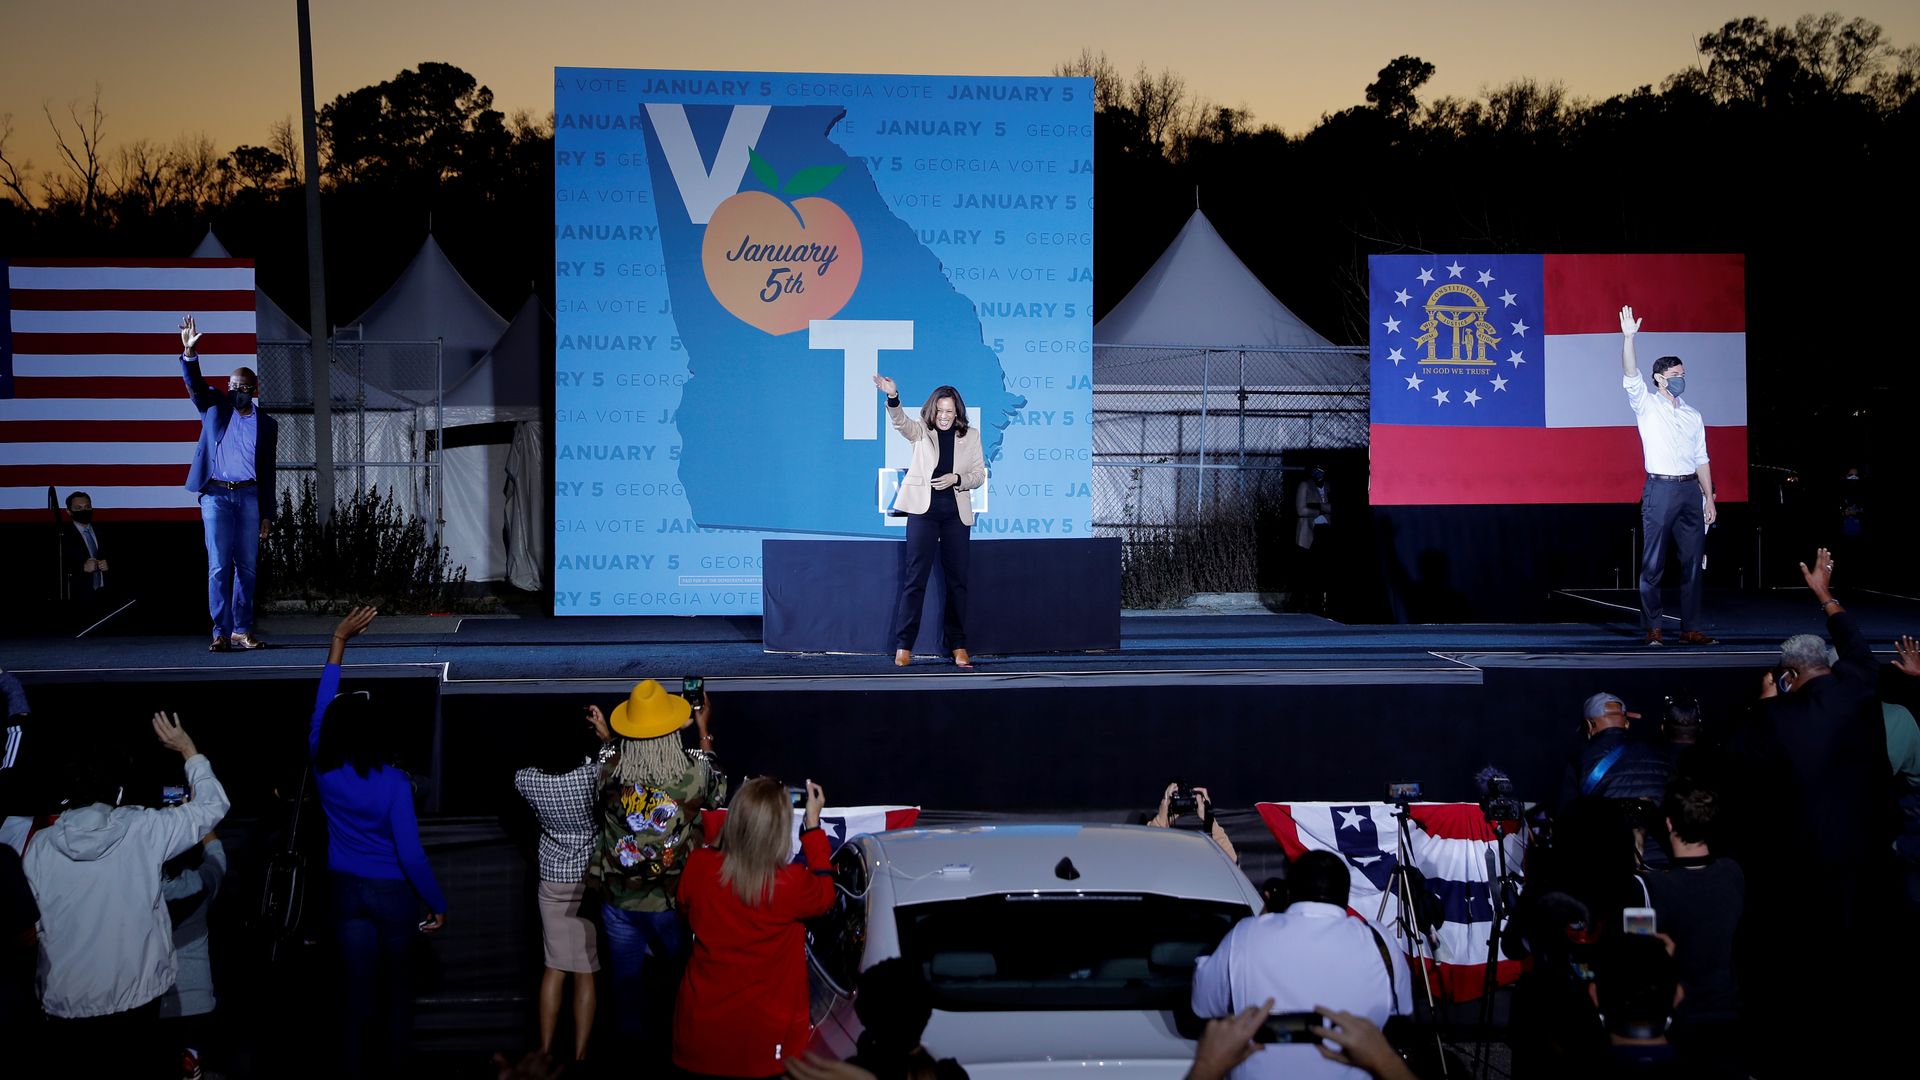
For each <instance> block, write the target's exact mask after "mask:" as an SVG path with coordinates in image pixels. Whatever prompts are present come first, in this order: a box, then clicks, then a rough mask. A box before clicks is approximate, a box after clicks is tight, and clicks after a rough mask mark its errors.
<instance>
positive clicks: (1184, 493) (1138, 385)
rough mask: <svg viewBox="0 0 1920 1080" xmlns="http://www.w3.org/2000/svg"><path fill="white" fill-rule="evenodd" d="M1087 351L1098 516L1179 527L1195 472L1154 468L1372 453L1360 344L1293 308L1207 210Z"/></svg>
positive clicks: (1103, 323) (1098, 327) (1106, 321)
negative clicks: (1318, 327) (1311, 451)
mask: <svg viewBox="0 0 1920 1080" xmlns="http://www.w3.org/2000/svg"><path fill="white" fill-rule="evenodd" d="M1093 343H1094V350H1093V411H1094V443H1093V449H1094V461H1095V462H1096V464H1099V465H1102V466H1109V467H1103V468H1098V469H1096V470H1095V471H1094V505H1095V507H1096V515H1097V516H1098V517H1100V518H1101V519H1102V520H1103V521H1106V522H1109V523H1117V522H1121V521H1124V522H1125V523H1138V524H1158V523H1162V522H1168V521H1172V520H1175V517H1176V516H1177V513H1178V510H1179V508H1180V507H1181V506H1183V505H1190V504H1191V503H1192V501H1193V500H1194V498H1195V495H1196V492H1197V489H1198V482H1199V478H1198V475H1197V470H1193V469H1181V468H1161V467H1158V466H1162V465H1199V464H1202V463H1205V464H1208V465H1214V464H1238V465H1247V466H1273V465H1277V464H1279V459H1280V456H1281V455H1282V454H1283V453H1284V452H1285V451H1287V450H1292V449H1299V448H1305V447H1315V448H1328V447H1342V446H1362V445H1365V442H1366V430H1367V428H1366V394H1367V362H1366V355H1365V350H1363V349H1344V348H1341V347H1339V346H1336V345H1334V344H1333V343H1332V342H1331V341H1329V340H1327V339H1326V338H1325V337H1324V336H1322V335H1321V334H1319V333H1317V332H1316V331H1314V329H1313V328H1312V327H1310V326H1308V325H1307V324H1306V323H1305V322H1304V321H1302V320H1301V319H1300V317H1299V316H1298V315H1295V314H1294V313H1293V312H1292V311H1290V310H1288V308H1287V306H1286V305H1285V304H1283V303H1281V302H1280V300H1279V298H1278V297H1276V296H1274V295H1273V293H1272V292H1270V291H1268V289H1267V287H1266V286H1265V285H1263V284H1261V283H1260V279H1259V278H1257V277H1255V276H1254V274H1253V272H1252V271H1251V270H1248V269H1247V267H1246V264H1245V263H1243V262H1241V261H1240V259H1239V257H1238V256H1236V255H1235V254H1234V253H1233V249H1232V248H1230V247H1228V246H1227V242H1226V241H1225V240H1223V239H1221V237H1220V234H1219V233H1218V232H1217V231H1215V229H1214V227H1213V224H1212V223H1211V222H1209V221H1208V220H1207V218H1206V215H1205V214H1203V213H1201V212H1200V211H1199V210H1195V211H1194V212H1193V216H1192V217H1191V218H1188V219H1187V223H1186V225H1185V226H1183V227H1182V228H1181V230H1180V232H1179V234H1178V235H1177V236H1175V237H1174V238H1173V242H1172V243H1171V244H1169V245H1167V250H1166V251H1165V252H1163V253H1162V254H1161V256H1160V258H1159V259H1158V260H1157V261H1155V262H1154V264H1153V267H1152V268H1151V269H1149V270H1148V271H1147V273H1146V276H1144V277H1142V278H1141V279H1140V282H1139V284H1137V285H1135V286H1134V287H1133V289H1132V290H1131V291H1129V292H1128V293H1127V295H1126V297H1125V298H1124V299H1122V300H1121V301H1120V303H1119V304H1117V305H1115V307H1114V308H1113V310H1112V311H1110V312H1108V313H1107V315H1106V317H1105V318H1103V319H1101V320H1100V321H1099V322H1098V323H1097V324H1095V326H1094V328H1093ZM1356 409H1357V412H1356ZM1112 466H1133V467H1131V468H1126V467H1112Z"/></svg>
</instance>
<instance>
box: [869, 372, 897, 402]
mask: <svg viewBox="0 0 1920 1080" xmlns="http://www.w3.org/2000/svg"><path fill="white" fill-rule="evenodd" d="M873 385H875V386H877V387H879V388H880V392H881V393H883V394H885V395H887V396H888V397H899V396H900V388H899V387H898V386H896V385H894V382H893V380H892V379H889V378H887V377H886V376H885V375H875V376H874V377H873Z"/></svg>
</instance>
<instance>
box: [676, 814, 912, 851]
mask: <svg viewBox="0 0 1920 1080" xmlns="http://www.w3.org/2000/svg"><path fill="white" fill-rule="evenodd" d="M805 817H806V812H805V811H803V810H799V809H795V810H794V812H793V854H794V855H795V856H798V855H799V854H800V823H801V821H802V820H803V819H804V818H805ZM919 820H920V808H919V807H917V806H823V807H821V808H820V827H821V828H822V829H824V830H826V834H827V845H828V846H829V847H831V848H832V849H833V850H835V851H839V850H840V845H842V844H844V843H846V842H847V840H848V838H849V837H854V836H860V835H862V834H865V833H877V832H886V831H887V830H888V829H911V828H913V826H914V823H915V822H917V821H919ZM726 821H727V812H726V811H725V810H708V811H706V812H704V813H702V814H701V815H700V828H701V829H702V830H703V831H704V832H705V833H706V836H707V843H709V844H711V843H713V842H714V841H715V840H718V839H720V827H721V826H722V825H724V824H726Z"/></svg>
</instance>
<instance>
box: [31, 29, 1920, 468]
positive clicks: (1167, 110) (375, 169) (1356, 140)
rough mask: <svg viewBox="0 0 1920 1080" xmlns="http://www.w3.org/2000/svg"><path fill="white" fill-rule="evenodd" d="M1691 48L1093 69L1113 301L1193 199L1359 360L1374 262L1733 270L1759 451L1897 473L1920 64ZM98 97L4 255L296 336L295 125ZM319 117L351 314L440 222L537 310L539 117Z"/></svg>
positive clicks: (1100, 224) (344, 308) (352, 112)
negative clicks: (105, 266) (124, 273)
mask: <svg viewBox="0 0 1920 1080" xmlns="http://www.w3.org/2000/svg"><path fill="white" fill-rule="evenodd" d="M1698 44H1699V60H1698V62H1697V63H1696V64H1695V65H1693V66H1691V67H1689V68H1687V69H1686V70H1683V71H1679V72H1675V73H1673V74H1672V75H1670V76H1669V77H1667V78H1666V79H1664V80H1663V81H1662V82H1661V83H1660V84H1659V85H1658V86H1642V87H1637V88H1634V89H1631V90H1628V91H1626V92H1624V93H1620V94H1617V95H1615V96H1613V97H1610V98H1607V99H1605V100H1599V101H1589V100H1582V99H1577V98H1574V97H1572V96H1571V95H1569V94H1568V93H1567V91H1566V89H1565V88H1564V86H1562V85H1561V84H1560V83H1558V82H1555V81H1552V79H1551V72H1550V71H1549V72H1543V73H1542V76H1543V78H1541V79H1535V78H1529V79H1521V80H1518V81H1515V82H1511V83H1508V84H1506V85H1503V86H1497V87H1489V88H1487V89H1485V90H1483V91H1482V92H1481V93H1479V94H1478V95H1477V96H1474V97H1472V98H1460V97H1437V98H1436V97H1430V96H1425V95H1424V94H1423V91H1424V89H1425V87H1426V85H1427V83H1428V82H1429V80H1430V79H1431V78H1432V76H1433V75H1434V67H1433V65H1432V64H1430V63H1427V62H1426V61H1424V60H1421V59H1420V58H1418V57H1413V56H1402V57H1398V58H1393V59H1389V60H1387V62H1386V63H1385V66H1383V67H1382V68H1381V70H1380V72H1379V75H1378V77H1377V78H1376V79H1375V80H1374V81H1373V82H1372V83H1370V84H1368V85H1366V86H1364V87H1355V88H1354V93H1355V97H1356V99H1357V100H1358V101H1359V103H1357V104H1355V105H1354V106H1353V107H1351V108H1348V109H1345V110H1342V111H1340V112H1337V113H1333V114H1330V115H1326V116H1323V117H1321V118H1320V120H1319V121H1318V122H1317V123H1315V124H1314V125H1313V126H1312V128H1310V129H1309V130H1307V131H1305V132H1302V133H1298V134H1289V133H1286V132H1283V131H1281V130H1279V129H1277V128H1275V127H1272V126H1266V125H1261V124H1259V123H1257V120H1256V118H1255V117H1253V116H1251V115H1249V114H1248V113H1247V112H1246V111H1245V110H1242V109H1235V108H1229V107H1219V106H1215V105H1209V104H1206V103H1205V102H1204V101H1203V100H1202V99H1201V98H1200V97H1199V95H1198V93H1197V89H1198V88H1197V87H1196V88H1195V90H1190V89H1189V85H1188V83H1187V81H1186V79H1185V78H1183V77H1182V76H1180V75H1178V74H1175V73H1171V72H1163V73H1161V74H1159V75H1154V74H1152V73H1151V72H1149V71H1148V70H1147V69H1146V68H1145V67H1142V68H1141V69H1140V70H1139V72H1138V73H1136V74H1135V75H1134V76H1133V77H1131V78H1129V77H1126V76H1124V75H1122V74H1121V73H1120V72H1119V71H1117V70H1116V69H1115V67H1114V65H1112V64H1111V63H1110V62H1108V61H1107V59H1106V58H1105V56H1104V55H1101V54H1097V53H1094V52H1091V51H1088V52H1085V53H1083V54H1082V55H1081V56H1080V57H1079V58H1077V59H1075V60H1073V61H1072V62H1070V63H1066V64H1063V65H1061V66H1060V67H1059V68H1058V69H1056V72H1055V73H1056V74H1074V75H1088V76H1091V77H1093V79H1094V83H1095V91H1096V93H1095V97H1096V114H1095V155H1096V158H1095V161H1096V176H1097V177H1098V181H1097V183H1098V188H1097V191H1098V196H1099V198H1098V202H1097V204H1096V217H1095V224H1096V232H1097V237H1098V240H1097V244H1096V259H1095V270H1096V273H1095V283H1096V284H1095V290H1096V291H1095V300H1096V305H1095V306H1096V310H1097V311H1100V312H1104V311H1105V310H1107V309H1108V308H1110V307H1111V306H1112V305H1113V304H1114V303H1116V302H1117V301H1118V300H1119V298H1120V297H1121V296H1123V295H1124V294H1125V292H1126V290H1127V289H1129V288H1131V287H1132V285H1133V283H1134V282H1135V281H1137V280H1138V278H1139V276H1140V274H1141V273H1142V272H1144V271H1145V270H1146V268H1147V266H1148V265H1149V264H1150V263H1151V262H1152V260H1153V259H1154V258H1155V257H1157V256H1158V254H1159V253H1160V251H1161V249H1162V248H1163V247H1164V245H1165V244H1166V242H1167V241H1168V240H1169V239H1171V237H1172V236H1173V234H1174V232H1175V231H1176V230H1177V229H1178V228H1179V227H1180V225H1181V224H1182V223H1183V222H1184V221H1185V219H1186V217H1187V215H1188V214H1189V213H1191V210H1192V208H1193V206H1194V198H1195V190H1196V189H1198V192H1199V199H1200V203H1201V205H1202V206H1203V207H1204V209H1205V210H1206V211H1207V214H1208V216H1209V217H1210V218H1211V219H1212V220H1213V221H1214V223H1215V224H1216V225H1217V226H1218V227H1219V229H1220V231H1221V232H1222V234H1223V235H1225V237H1226V238H1227V240H1228V242H1229V243H1231V244H1232V245H1233V247H1234V249H1235V250H1236V251H1237V252H1238V253H1239V254H1240V256H1241V257H1242V258H1243V259H1245V260H1246V262H1247V263H1248V264H1249V265H1250V266H1251V267H1252V268H1253V270H1254V271H1255V272H1256V273H1257V274H1259V275H1260V276H1261V278H1262V279H1263V280H1265V281H1266V282H1267V284H1268V286H1269V287H1270V288H1271V289H1272V290H1273V291H1274V293H1275V294H1276V295H1278V296H1280V297H1281V299H1283V300H1284V301H1285V302H1286V303H1287V304H1289V305H1290V306H1291V307H1293V308H1294V309H1295V310H1296V311H1297V312H1299V313H1300V314H1301V315H1302V316H1303V317H1304V318H1306V319H1307V321H1308V322H1309V323H1311V324H1313V325H1314V326H1316V327H1318V328H1320V329H1321V331H1322V332H1323V333H1325V334H1326V335H1327V336H1329V337H1331V338H1333V339H1335V340H1336V341H1342V342H1364V341H1365V340H1366V338H1365V329H1366V328H1365V326H1364V325H1363V324H1364V314H1363V313H1364V309H1365V287H1366V280H1365V268H1366V256H1367V255H1369V254H1373V253H1382V252H1399V251H1423V250H1428V251H1441V250H1479V251H1509V252H1512V251H1555V252H1585V251H1742V252H1746V253H1747V254H1748V255H1749V256H1750V259H1749V265H1748V278H1749V306H1750V322H1749V333H1750V342H1749V352H1750V357H1751V362H1752V372H1751V380H1750V385H1751V388H1752V389H1751V412H1750V422H1751V426H1752V428H1753V435H1752V438H1753V457H1754V460H1755V461H1757V462H1766V463H1772V464H1778V465H1783V466H1788V467H1794V468H1801V469H1806V470H1809V471H1810V472H1812V473H1813V474H1816V475H1825V474H1827V473H1829V472H1831V471H1832V470H1833V469H1834V468H1836V467H1837V466H1838V465H1839V464H1840V463H1841V462H1842V461H1850V460H1858V461H1860V462H1862V463H1864V464H1866V465H1867V466H1868V467H1869V468H1871V467H1872V465H1873V463H1874V462H1875V461H1876V460H1877V461H1880V462H1883V463H1885V462H1891V461H1892V460H1894V459H1893V457H1892V455H1891V450H1892V448H1893V447H1894V446H1895V445H1896V442H1897V439H1898V432H1897V430H1896V428H1895V425H1896V424H1897V423H1898V422H1899V420H1900V419H1901V418H1902V416H1903V415H1904V413H1905V411H1906V409H1907V408H1908V407H1909V406H1910V405H1911V404H1912V402H1913V401H1914V400H1916V394H1915V392H1914V391H1915V389H1916V384H1917V383H1920V379H1917V378H1916V376H1915V374H1914V372H1915V370H1916V368H1915V365H1914V364H1913V363H1912V362H1911V360H1909V359H1908V357H1907V350H1906V342H1907V340H1908V338H1909V337H1910V336H1911V332H1910V331H1909V329H1908V327H1907V323H1908V320H1909V315H1908V313H1909V312H1910V311H1911V310H1912V305H1911V304H1910V303H1908V302H1906V292H1907V290H1908V288H1909V286H1908V285H1907V283H1906V280H1907V277H1908V275H1906V274H1905V273H1904V272H1903V271H1902V269H1901V268H1902V267H1903V266H1904V265H1905V263H1906V261H1907V260H1909V259H1911V258H1912V257H1913V250H1914V246H1915V244H1914V241H1915V239H1916V231H1917V230H1916V228H1915V224H1916V213H1917V211H1916V207H1915V198H1914V196H1913V193H1912V192H1913V177H1914V176H1915V168H1914V167H1915V165H1916V163H1917V161H1920V151H1917V150H1916V147H1917V146H1920V138H1917V137H1916V136H1920V100H1916V88H1917V87H1920V45H1906V46H1904V47H1895V45H1894V43H1891V42H1888V41H1887V40H1885V35H1884V33H1883V32H1882V30H1881V29H1880V28H1879V27H1878V26H1876V25H1874V24H1872V23H1869V22H1866V21H1864V20H1859V19H1851V20H1849V19H1846V18H1843V17H1842V16H1839V15H1834V14H1829V15H1823V16H1807V17H1804V18H1802V19H1800V20H1798V21H1796V22H1795V23H1793V24H1791V25H1776V24H1773V23H1770V22H1768V21H1767V20H1764V19H1758V18H1747V19H1741V20H1737V21H1734V22H1729V23H1727V24H1725V25H1724V26H1721V27H1720V28H1718V29H1712V30H1709V31H1708V32H1706V33H1704V34H1703V36H1702V37H1701V38H1700V39H1699V43H1698ZM1383 59H1385V58H1383ZM1195 74H1196V77H1199V76H1203V74H1204V73H1195ZM109 105H110V95H108V94H105V93H97V94H96V96H95V98H94V100H93V101H92V102H85V101H83V102H78V103H74V104H73V105H71V106H69V107H66V108H62V107H60V106H58V105H55V106H53V107H52V108H49V109H45V110H43V115H41V116H36V117H33V118H32V120H33V122H35V123H42V122H44V123H49V124H51V125H52V126H53V128H54V129H55V130H56V131H57V132H58V133H59V135H60V146H61V160H59V161H57V162H56V163H54V164H53V166H51V167H48V168H43V169H38V170H36V169H33V168H31V167H30V166H29V165H28V164H27V163H24V162H20V161H18V160H16V159H15V158H13V157H11V156H9V154H8V151H7V147H6V142H7V136H8V135H9V134H10V133H11V132H12V130H13V129H14V127H15V126H16V125H17V124H20V123H25V122H26V120H25V119H23V118H16V117H13V116H11V115H8V116H0V252H7V253H10V254H63V255H80V254H93V253H127V254H142V255H173V254H180V253H184V252H186V251H187V250H189V249H190V248H191V247H192V246H193V244H194V243H195V242H196V241H197V240H198V239H199V237H200V235H201V234H202V232H203V231H204V230H205V228H206V227H207V226H208V225H212V226H213V227H214V228H215V229H216V230H217V231H218V232H219V234H220V236H221V238H222V239H223V240H224V241H225V242H226V244H227V245H228V246H229V247H230V248H231V249H232V250H233V251H234V253H235V254H238V255H243V256H251V257H253V258H255V259H256V260H257V261H258V265H259V274H260V280H261V283H262V286H263V287H264V288H265V289H266V290H267V291H268V292H269V293H270V294H272V295H273V296H274V297H275V298H276V299H277V300H279V301H280V303H281V305H282V306H283V307H285V308H286V309H287V310H288V312H289V313H291V314H293V315H294V316H295V317H296V318H299V319H302V320H303V321H304V317H305V314H306V309H307V304H306V292H305V289H306V283H305V251H304V249H305V241H304V232H303V226H302V221H301V214H302V212H303V202H302V196H301V192H300V188H299V184H298V181H299V165H298V159H299V156H300V155H299V153H298V148H299V142H298V128H297V127H295V126H294V125H293V124H292V123H291V122H286V123H282V124H279V125H276V126H275V129H274V130H272V131H269V132H266V133H263V136H262V139H261V144H260V145H246V146H239V147H235V148H233V149H232V150H231V151H229V152H227V153H225V154H224V155H223V154H220V153H218V152H217V151H216V150H215V148H214V147H213V146H212V145H211V144H210V143H209V142H208V141H207V140H206V139H205V138H204V137H191V136H189V137H183V138H181V139H179V140H177V141H176V142H175V143H173V144H172V145H170V146H162V145H157V144H154V143H152V142H149V141H145V140H142V141H139V142H135V143H131V144H125V145H120V146H118V147H117V148H114V149H108V148H107V145H106V143H105V142H104V140H105V139H107V138H109V137H110V136H111V135H112V133H113V128H112V124H111V122H110V121H111V115H110V109H109V108H108V106H109ZM320 123H321V135H322V172H323V176H322V180H323V186H324V190H325V203H324V205H325V219H326V229H327V233H326V235H327V258H328V276H329V283H328V287H329V310H330V313H331V314H332V317H333V318H334V320H335V321H344V320H345V319H349V318H352V317H353V316H354V315H355V314H357V313H358V312H359V311H360V310H362V309H363V308H364V307H365V306H366V305H367V304H368V303H370V302H371V301H372V300H374V299H375V298H376V297H377V296H378V295H379V293H380V291H381V290H382V289H384V288H385V286H386V285H387V283H388V282H390V281H391V280H392V278H393V276H394V275H395V274H396V273H397V272H398V271H399V269H400V268H401V266H402V265H403V264H404V262H405V260H406V259H407V258H408V257H409V256H410V255H411V254H412V253H413V251H414V250H415V248H416V247H417V246H418V245H419V242H420V240H421V238H422V237H423V236H424V235H425V234H426V231H427V229H428V227H429V222H431V226H432V229H433V232H434V234H435V235H436V236H437V237H438V238H439V239H440V242H441V243H442V245H443V246H444V247H445V248H446V249H447V251H448V253H449V255H450V256H451V257H452V258H453V259H454V261H455V262H456V263H457V264H458V265H459V266H460V268H461V270H462V272H463V273H465V274H466V275H467V277H468V279H469V281H471V282H472V284H473V285H474V287H475V288H476V289H477V290H478V291H479V292H480V293H481V295H482V296H484V297H485V298H486V299H487V300H488V301H490V302H491V303H492V304H493V305H494V306H495V307H496V308H498V309H499V310H501V311H503V312H506V311H511V310H512V309H513V308H514V307H515V306H516V305H517V304H518V303H519V302H520V300H521V299H522V298H524V297H525V295H526V293H527V290H528V289H529V288H534V289H537V290H538V291H539V292H540V293H541V294H542V295H543V296H544V297H545V298H546V299H547V300H548V302H549V304H550V303H551V300H552V289H553V278H552V265H553V264H552V258H553V255H552V252H553V240H552V237H553V224H552V222H553V215H552V193H553V192H552V189H553V169H552V161H553V155H552V146H553V140H552V120H551V117H550V116H549V117H547V118H537V117H533V116H529V115H527V114H524V113H523V114H520V115H517V116H514V117H512V118H508V117H506V116H505V115H503V114H502V113H501V112H500V111H499V110H497V109H495V108H494V107H493V96H492V93H491V92H490V91H489V90H488V89H487V88H486V87H485V86H483V85H480V84H479V83H478V81H477V80H476V79H475V78H474V77H473V76H472V75H469V74H468V73H467V72H465V71H462V70H461V69H459V68H457V67H454V66H452V65H449V64H441V63H424V64H421V65H420V67H419V68H418V69H415V70H408V71H403V72H401V73H399V74H398V75H396V76H394V77H393V78H392V79H391V80H388V81H386V82H382V83H380V84H378V85H376V86H369V87H364V88H362V89H359V90H355V91H353V92H351V93H348V94H343V95H341V96H340V97H338V98H335V99H334V100H333V101H332V102H330V103H328V104H326V105H325V106H324V107H323V108H322V110H321V116H320ZM1895 479H1896V478H1895V477H1893V476H1887V477H1884V478H1883V482H1882V483H1881V484H1880V485H1879V486H1880V488H1881V490H1882V491H1885V492H1887V493H1888V494H1891V491H1890V490H1889V488H1890V487H1891V486H1894V481H1895Z"/></svg>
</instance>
